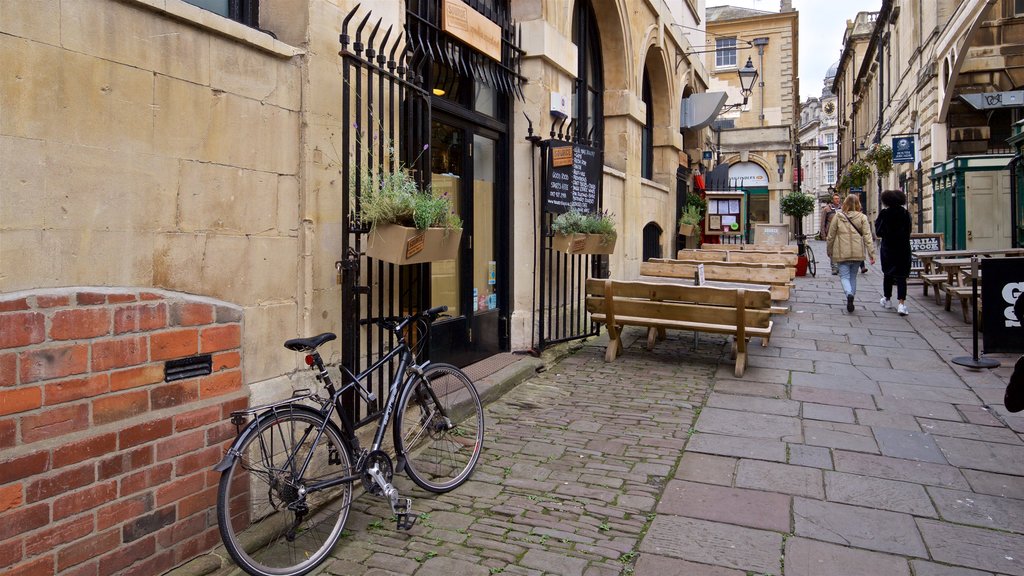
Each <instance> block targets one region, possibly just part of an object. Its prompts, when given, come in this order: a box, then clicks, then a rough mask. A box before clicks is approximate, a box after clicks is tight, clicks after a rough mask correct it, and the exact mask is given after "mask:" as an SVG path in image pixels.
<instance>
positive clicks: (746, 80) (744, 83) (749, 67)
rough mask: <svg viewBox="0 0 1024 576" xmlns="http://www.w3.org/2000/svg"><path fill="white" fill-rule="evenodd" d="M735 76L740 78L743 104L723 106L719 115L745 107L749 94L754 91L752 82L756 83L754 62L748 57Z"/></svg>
mask: <svg viewBox="0 0 1024 576" xmlns="http://www.w3.org/2000/svg"><path fill="white" fill-rule="evenodd" d="M736 74H737V75H738V76H739V77H740V93H741V94H743V102H741V103H739V104H729V105H726V106H723V107H722V109H721V110H720V111H719V112H718V113H719V114H725V113H726V112H731V111H733V110H735V109H737V108H742V107H743V106H746V105H747V99H749V98H750V94H751V93H752V92H753V91H754V82H757V68H755V67H754V61H753V60H751V59H750V57H749V56H748V57H747V63H746V64H745V65H744V66H743V68H740V69H739V70H737V71H736Z"/></svg>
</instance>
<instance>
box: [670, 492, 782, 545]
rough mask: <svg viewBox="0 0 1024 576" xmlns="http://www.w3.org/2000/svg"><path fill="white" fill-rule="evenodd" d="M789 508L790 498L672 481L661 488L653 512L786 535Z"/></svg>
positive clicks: (768, 493) (774, 494) (769, 493)
mask: <svg viewBox="0 0 1024 576" xmlns="http://www.w3.org/2000/svg"><path fill="white" fill-rule="evenodd" d="M789 506H790V498H789V496H787V495H784V494H777V493H773V492H765V491H761V490H746V489H742V488H729V487H726V486H714V485H711V484H700V483H697V482H686V481H681V480H673V481H671V482H669V483H668V485H667V486H666V487H665V491H664V492H663V493H662V495H661V501H660V502H659V503H658V508H657V511H658V513H659V514H674V515H676V516H687V517H690V518H701V519H704V520H712V521H715V522H724V523H726V524H737V525H740V526H748V527H750V528H761V529H764V530H774V531H776V532H788V531H789V528H790V526H789V524H790V519H789ZM751 510H757V514H751V513H750V511H751Z"/></svg>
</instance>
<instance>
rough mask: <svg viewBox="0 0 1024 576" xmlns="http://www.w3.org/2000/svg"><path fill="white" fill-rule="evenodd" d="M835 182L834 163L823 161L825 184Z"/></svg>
mask: <svg viewBox="0 0 1024 576" xmlns="http://www.w3.org/2000/svg"><path fill="white" fill-rule="evenodd" d="M835 183H836V163H835V162H825V184H835Z"/></svg>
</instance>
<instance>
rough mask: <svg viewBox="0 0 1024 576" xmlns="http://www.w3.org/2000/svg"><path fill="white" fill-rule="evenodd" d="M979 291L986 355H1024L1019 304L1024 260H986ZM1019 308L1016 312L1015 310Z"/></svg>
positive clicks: (983, 263) (1022, 283)
mask: <svg viewBox="0 0 1024 576" xmlns="http://www.w3.org/2000/svg"><path fill="white" fill-rule="evenodd" d="M981 277H982V278H984V279H985V281H984V282H983V283H982V286H981V287H980V288H979V292H980V293H981V313H982V326H984V327H985V331H984V332H982V334H984V336H985V343H984V348H985V353H986V354H988V353H991V352H1024V327H1022V326H1021V320H1024V319H1022V318H1021V317H1020V316H1018V312H1020V311H1021V309H1022V307H1021V306H1019V305H1018V302H1019V300H1020V298H1021V297H1022V294H1024V258H984V259H982V261H981ZM1015 307H1016V309H1015Z"/></svg>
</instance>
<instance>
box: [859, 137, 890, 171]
mask: <svg viewBox="0 0 1024 576" xmlns="http://www.w3.org/2000/svg"><path fill="white" fill-rule="evenodd" d="M864 159H865V160H867V161H868V162H870V163H872V164H874V166H875V170H877V171H878V174H879V175H880V176H884V175H886V174H888V173H889V172H890V171H891V170H892V147H890V146H888V145H886V144H875V145H874V146H872V147H871V149H870V150H868V152H867V154H865V155H864Z"/></svg>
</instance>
